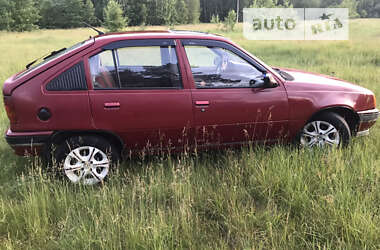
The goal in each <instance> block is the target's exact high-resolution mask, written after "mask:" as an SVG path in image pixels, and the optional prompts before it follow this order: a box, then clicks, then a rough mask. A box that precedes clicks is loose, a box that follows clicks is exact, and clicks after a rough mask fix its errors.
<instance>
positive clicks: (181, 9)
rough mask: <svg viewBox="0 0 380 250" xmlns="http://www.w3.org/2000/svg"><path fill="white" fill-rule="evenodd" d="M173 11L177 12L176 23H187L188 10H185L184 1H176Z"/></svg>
mask: <svg viewBox="0 0 380 250" xmlns="http://www.w3.org/2000/svg"><path fill="white" fill-rule="evenodd" d="M175 9H176V12H177V15H176V22H177V23H187V17H188V16H189V10H188V9H187V6H186V3H185V1H184V0H177V1H176V4H175Z"/></svg>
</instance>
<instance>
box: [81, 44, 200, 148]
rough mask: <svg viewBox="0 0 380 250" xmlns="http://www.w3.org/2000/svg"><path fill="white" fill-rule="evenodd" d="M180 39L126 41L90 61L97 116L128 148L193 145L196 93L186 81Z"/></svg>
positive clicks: (103, 127)
mask: <svg viewBox="0 0 380 250" xmlns="http://www.w3.org/2000/svg"><path fill="white" fill-rule="evenodd" d="M177 54H178V53H177V47H176V43H175V40H170V39H150V40H124V41H120V42H114V43H111V44H109V45H107V46H105V47H103V48H102V50H101V51H100V52H98V53H95V54H93V55H91V56H90V57H89V59H88V62H89V65H88V66H89V68H90V72H91V83H92V89H91V90H90V91H89V95H90V102H91V109H92V117H93V120H94V124H95V126H96V128H97V129H100V130H107V131H112V132H114V133H116V134H118V135H119V136H120V137H121V138H122V139H123V140H124V142H125V144H126V147H127V149H128V150H132V151H135V150H141V149H143V148H145V149H152V150H160V149H163V150H167V149H172V148H173V147H179V146H184V145H186V144H187V139H188V133H189V131H190V128H191V125H192V123H193V113H192V105H191V104H192V99H191V92H190V90H189V89H187V88H185V87H184V85H183V81H182V75H181V71H182V70H181V68H180V67H181V66H180V64H179V63H178V60H177Z"/></svg>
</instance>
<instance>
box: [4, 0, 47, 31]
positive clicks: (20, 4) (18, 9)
mask: <svg viewBox="0 0 380 250" xmlns="http://www.w3.org/2000/svg"><path fill="white" fill-rule="evenodd" d="M10 10H11V12H10V15H11V19H12V20H13V21H12V24H11V26H10V29H11V30H12V31H20V32H22V31H31V30H33V29H36V28H38V26H37V25H36V24H37V22H38V20H39V19H40V15H39V14H38V10H37V8H36V7H35V6H34V3H33V1H32V0H13V1H12V6H11V9H10ZM1 18H2V17H1Z"/></svg>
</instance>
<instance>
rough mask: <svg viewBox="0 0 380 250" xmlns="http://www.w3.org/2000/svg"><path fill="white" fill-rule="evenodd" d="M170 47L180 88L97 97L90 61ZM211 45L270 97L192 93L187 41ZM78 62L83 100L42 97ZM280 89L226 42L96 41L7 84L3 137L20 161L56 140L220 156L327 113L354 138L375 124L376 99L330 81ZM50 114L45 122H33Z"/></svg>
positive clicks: (76, 94) (156, 35)
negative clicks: (136, 45) (150, 46)
mask: <svg viewBox="0 0 380 250" xmlns="http://www.w3.org/2000/svg"><path fill="white" fill-rule="evenodd" d="M155 39H169V40H172V41H174V43H175V51H176V55H177V60H178V67H179V70H180V73H181V74H180V75H181V80H182V85H183V87H182V88H179V89H132V90H131V89H94V88H93V85H92V82H91V73H90V65H89V58H90V57H91V56H93V55H96V54H97V53H100V52H101V51H102V50H103V49H104V47H105V46H107V45H109V44H111V43H114V42H120V41H126V40H128V41H136V40H138V41H143V40H150V41H151V40H155ZM189 39H192V40H196V41H198V40H199V41H216V42H220V43H223V44H226V46H230V47H231V48H234V49H236V50H238V51H240V52H241V53H242V54H243V55H245V56H246V57H249V58H250V60H252V62H254V63H256V64H257V65H259V66H261V67H262V68H264V69H265V70H266V72H267V73H270V74H271V75H273V77H274V79H275V80H276V81H277V83H278V86H277V87H276V88H222V89H219V88H218V89H201V88H196V86H195V80H194V78H193V74H192V70H191V67H190V64H189V61H188V57H187V54H186V51H185V49H184V46H183V41H184V40H189ZM80 61H82V62H83V66H84V72H85V78H86V84H87V90H67V91H62V90H61V91H48V90H47V85H48V84H49V83H50V82H51V81H52V80H53V79H55V78H56V77H58V76H60V75H61V74H62V73H63V72H65V71H66V70H68V69H70V68H71V67H72V66H74V65H76V64H77V63H78V62H80ZM282 70H283V71H285V72H288V73H289V74H291V75H292V76H293V77H294V80H293V81H286V80H285V79H284V78H283V77H281V75H280V74H279V73H278V72H276V71H275V70H273V69H272V68H271V67H269V66H266V65H265V64H264V63H262V62H261V61H259V60H258V59H257V58H255V57H254V56H252V55H250V54H249V53H248V52H246V51H245V50H243V49H241V48H239V47H238V46H237V45H236V44H234V43H232V42H231V41H230V40H228V39H226V38H223V37H220V36H215V35H209V34H201V33H195V32H167V31H166V32H165V31H161V32H132V33H115V34H108V35H101V36H97V37H95V38H93V39H89V40H88V41H85V42H84V43H83V44H82V45H80V46H79V47H77V48H75V49H73V50H71V51H69V52H67V53H64V54H63V55H61V56H58V57H57V58H55V59H53V60H51V61H49V62H48V63H46V64H43V65H41V66H38V67H36V68H34V69H32V70H30V71H29V72H28V73H26V74H25V73H19V74H16V75H14V76H12V77H11V78H9V79H8V80H6V82H5V83H4V86H3V95H4V100H5V101H4V103H5V106H6V109H7V113H8V117H9V118H10V129H9V130H8V131H7V133H6V138H7V141H8V143H9V144H10V145H11V146H12V148H13V149H14V150H15V152H16V153H17V154H25V153H32V154H41V153H42V152H43V150H42V149H43V148H45V149H46V148H49V146H50V144H51V143H55V140H60V141H62V140H64V139H65V138H67V137H69V136H72V135H81V134H88V133H91V134H99V135H101V136H103V137H105V138H106V139H107V138H108V139H112V140H113V141H117V142H119V145H118V146H119V147H123V148H124V149H125V150H126V151H127V152H134V151H139V150H142V149H156V148H160V149H168V150H171V149H178V148H183V147H184V146H190V147H192V146H200V147H203V146H215V145H219V146H225V145H235V144H242V143H247V142H266V143H274V142H277V141H282V142H290V141H292V140H293V139H294V138H295V137H296V136H297V134H298V133H299V132H300V130H301V129H302V128H303V126H304V125H305V124H306V123H307V121H309V120H310V119H311V118H312V117H313V116H314V115H315V114H318V113H319V112H321V111H324V110H333V111H334V112H337V113H339V114H342V116H344V117H345V118H346V119H348V120H349V122H350V127H351V129H352V132H353V133H357V132H362V131H366V130H368V129H369V128H370V127H371V126H372V125H373V124H374V122H375V120H376V119H377V117H378V110H377V109H376V103H375V97H374V94H373V93H372V92H371V91H370V90H367V89H365V88H362V87H360V86H357V85H354V84H351V83H347V82H345V81H342V80H339V79H335V78H332V77H328V76H322V75H317V74H311V73H305V72H302V71H298V70H291V69H282ZM41 109H47V110H48V111H49V113H50V115H51V116H50V117H49V118H48V119H46V120H41V119H40V118H39V116H38V115H37V114H38V113H39V112H40V111H41ZM366 115H367V116H368V115H369V116H370V119H364V118H362V117H365V116H366Z"/></svg>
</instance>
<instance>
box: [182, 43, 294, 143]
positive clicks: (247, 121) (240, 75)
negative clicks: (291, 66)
mask: <svg viewBox="0 0 380 250" xmlns="http://www.w3.org/2000/svg"><path fill="white" fill-rule="evenodd" d="M181 43H182V45H183V50H184V52H185V53H186V55H187V59H188V63H187V65H186V67H187V72H188V74H189V75H190V76H191V79H190V82H191V83H192V89H191V91H192V99H193V112H194V126H195V136H196V139H197V144H198V145H219V144H224V145H228V144H240V143H242V142H248V141H255V142H266V143H271V142H274V141H277V140H279V139H281V138H283V137H285V136H286V134H287V131H288V100H287V94H286V91H285V88H284V86H283V85H281V84H280V85H279V86H278V87H276V88H254V87H252V84H253V83H258V82H260V81H262V79H263V72H264V71H265V69H264V68H263V67H262V66H260V65H258V64H257V63H255V61H253V60H252V59H251V58H250V57H248V56H247V55H246V54H244V53H243V52H241V51H240V50H239V49H237V48H236V47H234V46H232V45H230V44H228V43H225V42H220V41H213V40H182V41H181Z"/></svg>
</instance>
